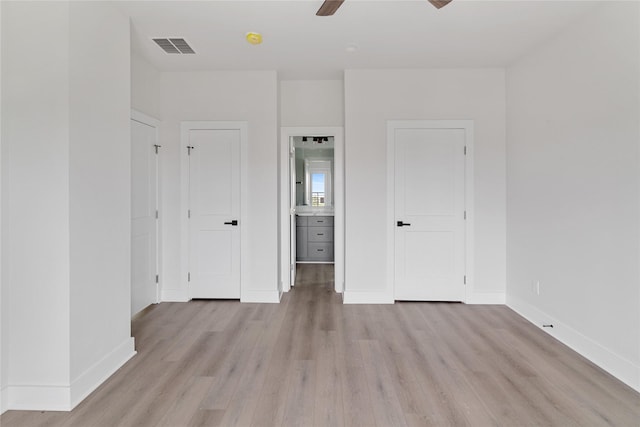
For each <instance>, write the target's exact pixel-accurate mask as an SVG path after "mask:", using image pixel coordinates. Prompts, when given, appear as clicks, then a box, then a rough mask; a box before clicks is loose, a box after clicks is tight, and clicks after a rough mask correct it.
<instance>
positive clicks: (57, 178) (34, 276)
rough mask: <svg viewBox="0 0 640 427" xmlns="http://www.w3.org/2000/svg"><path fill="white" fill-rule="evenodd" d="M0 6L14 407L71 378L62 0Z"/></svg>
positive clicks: (6, 253) (10, 380)
mask: <svg viewBox="0 0 640 427" xmlns="http://www.w3.org/2000/svg"><path fill="white" fill-rule="evenodd" d="M2 7H3V11H2V12H3V13H2V19H3V22H2V32H3V34H2V39H3V45H2V57H3V58H2V64H3V70H2V71H3V73H2V79H3V81H2V87H3V91H2V104H3V105H2V112H3V115H2V132H3V136H2V140H3V147H2V149H3V153H2V154H3V155H2V157H3V161H4V163H3V168H2V174H3V177H2V181H3V184H4V188H3V192H2V193H3V198H4V199H5V203H6V204H5V206H4V207H5V211H4V212H3V221H4V223H3V236H2V237H3V251H2V255H3V260H2V265H3V273H4V278H3V279H4V280H3V282H4V287H5V290H6V291H8V292H7V293H8V294H9V295H10V298H11V304H10V306H9V313H8V317H9V319H8V323H10V327H11V329H10V335H9V340H8V344H9V354H8V356H9V357H8V359H9V360H8V368H9V372H8V378H7V381H8V386H9V390H8V393H9V396H8V399H9V402H8V403H9V405H10V407H15V405H21V404H23V403H25V400H26V399H30V398H31V396H25V394H29V395H33V396H32V397H33V398H34V400H39V401H44V402H46V401H48V400H49V399H53V400H55V399H57V398H58V397H59V396H50V395H49V394H50V393H51V390H52V389H54V388H55V387H56V386H66V385H68V384H69V358H70V354H69V351H70V338H69V274H70V266H69V174H68V171H69V126H68V123H69V98H68V94H69V79H68V75H69V44H68V25H69V5H68V4H67V3H63V2H55V3H53V2H52V3H46V4H45V3H18V2H12V3H8V2H3V6H2ZM43 40H46V41H47V43H43ZM52 46H53V47H55V48H53V49H52ZM38 392H40V393H42V394H43V395H40V396H37V395H36V393H38ZM38 403H40V402H38Z"/></svg>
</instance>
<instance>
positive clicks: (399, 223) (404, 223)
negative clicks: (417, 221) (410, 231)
mask: <svg viewBox="0 0 640 427" xmlns="http://www.w3.org/2000/svg"><path fill="white" fill-rule="evenodd" d="M396 224H397V226H398V227H409V226H411V224H409V223H406V222H402V221H398V222H397V223H396Z"/></svg>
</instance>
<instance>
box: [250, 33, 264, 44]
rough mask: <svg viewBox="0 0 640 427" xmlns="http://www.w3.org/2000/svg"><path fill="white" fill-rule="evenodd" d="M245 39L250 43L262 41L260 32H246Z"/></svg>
mask: <svg viewBox="0 0 640 427" xmlns="http://www.w3.org/2000/svg"><path fill="white" fill-rule="evenodd" d="M246 38H247V41H248V42H249V43H251V44H260V43H262V34H260V33H254V32H248V33H247V35H246Z"/></svg>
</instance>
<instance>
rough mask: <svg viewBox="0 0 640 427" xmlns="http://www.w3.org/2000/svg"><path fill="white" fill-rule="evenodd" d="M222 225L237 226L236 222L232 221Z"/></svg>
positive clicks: (235, 220)
mask: <svg viewBox="0 0 640 427" xmlns="http://www.w3.org/2000/svg"><path fill="white" fill-rule="evenodd" d="M224 225H234V226H235V225H238V220H237V219H234V220H233V221H229V222H225V223H224Z"/></svg>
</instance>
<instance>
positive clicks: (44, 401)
mask: <svg viewBox="0 0 640 427" xmlns="http://www.w3.org/2000/svg"><path fill="white" fill-rule="evenodd" d="M6 391H7V409H13V410H17V411H70V410H71V400H70V393H69V391H70V387H69V386H68V385H9V386H8V387H7V390H6Z"/></svg>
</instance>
